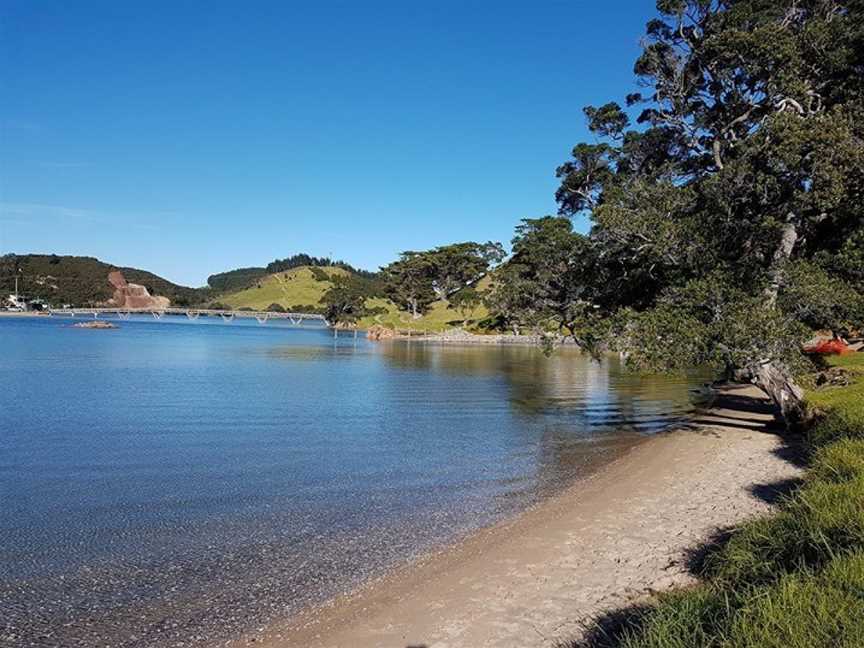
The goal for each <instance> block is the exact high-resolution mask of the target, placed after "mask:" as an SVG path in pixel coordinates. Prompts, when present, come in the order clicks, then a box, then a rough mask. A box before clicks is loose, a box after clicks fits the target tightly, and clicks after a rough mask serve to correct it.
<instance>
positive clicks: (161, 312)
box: [48, 308, 330, 326]
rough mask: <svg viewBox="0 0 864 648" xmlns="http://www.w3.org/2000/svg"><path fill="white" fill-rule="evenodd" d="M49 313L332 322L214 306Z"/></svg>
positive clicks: (314, 315)
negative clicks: (215, 307)
mask: <svg viewBox="0 0 864 648" xmlns="http://www.w3.org/2000/svg"><path fill="white" fill-rule="evenodd" d="M48 314H49V315H67V316H69V317H77V316H78V315H82V316H85V317H86V316H90V317H92V318H93V319H99V317H100V316H107V317H110V316H112V315H113V316H114V317H117V318H119V319H129V318H130V317H131V316H132V315H151V316H152V317H153V319H157V320H160V319H162V318H163V317H164V316H165V315H185V316H186V317H187V318H188V319H190V320H196V319H198V318H199V317H201V316H202V315H203V316H204V317H220V318H221V319H222V321H223V322H233V321H234V318H236V317H245V318H252V317H254V318H255V319H256V320H258V323H259V324H266V323H267V321H268V320H271V319H281V320H288V321H289V322H291V324H293V325H294V326H300V325H301V324H303V322H304V321H315V322H321V323H322V324H324V326H330V322H328V321H327V319H326V318H325V317H324V316H323V315H319V314H318V313H280V312H278V311H248V310H216V309H212V308H160V309H150V308H145V309H140V308H51V309H49V310H48Z"/></svg>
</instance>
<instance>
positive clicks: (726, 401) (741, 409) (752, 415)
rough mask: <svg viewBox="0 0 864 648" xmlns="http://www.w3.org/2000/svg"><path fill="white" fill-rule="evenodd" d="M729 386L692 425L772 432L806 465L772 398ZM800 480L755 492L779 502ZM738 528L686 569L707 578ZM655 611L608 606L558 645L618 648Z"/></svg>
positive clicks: (785, 451) (715, 538)
mask: <svg viewBox="0 0 864 648" xmlns="http://www.w3.org/2000/svg"><path fill="white" fill-rule="evenodd" d="M727 389H728V388H725V387H720V388H719V389H718V393H717V397H716V398H715V400H714V402H713V403H712V404H711V409H706V410H704V411H702V412H699V413H698V414H697V416H696V417H694V419H693V420H692V422H691V425H690V426H688V427H692V429H694V430H695V431H699V432H701V433H703V434H719V431H718V430H712V429H711V428H712V427H717V428H732V429H735V430H749V431H752V432H755V433H758V434H773V435H776V436H779V437H780V438H781V439H782V441H783V443H782V445H781V446H779V447H778V448H777V449H776V450H774V451H773V452H774V454H775V455H776V456H777V457H779V458H780V459H783V460H784V461H787V462H789V463H790V464H792V465H794V466H796V467H804V466H806V465H807V461H808V455H807V452H806V450H805V445H804V443H803V442H802V439H801V437H800V436H799V435H796V434H791V433H788V432H787V430H786V428H785V427H784V426H783V423H782V421H780V420H779V419H778V418H777V416H776V409H775V408H774V406H773V404H772V403H770V401H767V400H763V399H759V398H751V397H747V396H741V395H738V394H734V393H728V391H727ZM801 484H802V480H801V479H784V480H781V481H778V482H773V483H764V484H754V485H753V486H751V487H750V492H751V494H752V495H753V496H754V497H756V498H757V499H760V500H762V501H763V502H766V503H768V504H772V505H774V504H778V503H779V502H782V501H783V500H784V499H785V498H788V497H789V496H791V495H792V494H793V493H794V492H795V490H796V489H798V488H799V487H800V486H801ZM733 532H734V528H724V529H718V530H717V531H715V532H714V533H713V534H712V535H711V536H710V537H709V538H707V539H706V540H705V541H704V542H702V543H700V544H699V545H697V546H695V547H693V548H691V549H690V550H688V551H687V553H686V557H685V565H686V568H687V571H688V572H690V573H691V574H693V575H695V576H697V577H704V576H705V574H706V566H707V564H708V562H709V559H710V557H711V556H712V555H713V554H716V553H717V552H719V551H721V550H722V549H723V547H725V546H726V544H727V543H728V542H729V539H730V538H731V537H732V534H733ZM651 609H652V606H651V605H650V603H647V602H642V601H640V602H635V603H633V604H631V605H628V606H626V607H622V608H618V609H614V610H608V611H606V612H604V613H602V614H601V615H600V616H598V617H595V618H594V619H591V620H590V621H589V622H588V623H586V625H585V630H584V634H583V636H582V638H581V639H577V640H573V641H564V642H561V643H559V644H558V645H557V646H556V648H616V647H617V646H620V645H621V641H622V639H623V638H624V636H625V635H627V634H631V633H634V632H638V629H639V627H640V626H641V625H642V624H643V623H644V621H645V618H646V616H647V614H648V612H650V610H651Z"/></svg>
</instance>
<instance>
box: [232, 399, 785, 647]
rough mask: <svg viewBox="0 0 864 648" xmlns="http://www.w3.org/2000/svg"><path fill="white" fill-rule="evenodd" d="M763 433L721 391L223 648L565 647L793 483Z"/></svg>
mask: <svg viewBox="0 0 864 648" xmlns="http://www.w3.org/2000/svg"><path fill="white" fill-rule="evenodd" d="M774 426H775V423H774V420H773V415H772V414H771V413H770V408H769V407H768V406H767V405H766V404H765V401H764V399H763V398H759V393H758V390H756V389H755V388H753V387H750V386H740V385H739V386H728V387H724V388H721V389H720V390H719V393H718V397H717V399H716V401H715V402H714V403H713V404H712V406H711V407H710V408H707V409H703V410H701V411H700V412H697V414H696V415H695V416H694V420H693V422H692V423H691V424H690V425H689V426H686V428H685V429H678V430H674V431H670V432H666V433H661V434H659V435H657V436H655V437H649V438H646V440H645V441H644V442H640V443H637V444H635V445H634V446H633V447H632V448H630V449H629V450H628V451H627V452H626V453H625V454H624V455H623V456H622V457H619V458H617V459H615V460H613V461H612V462H610V463H609V464H607V465H606V466H604V467H602V468H600V469H599V470H598V471H596V472H595V473H593V474H592V475H589V476H587V477H585V478H583V479H580V480H579V481H577V482H576V483H574V484H573V485H571V486H569V487H567V488H566V489H565V490H564V491H562V492H561V493H560V494H557V495H554V496H552V497H550V498H548V499H546V500H544V501H542V502H540V503H538V504H536V505H535V506H533V507H531V508H529V509H528V510H526V511H524V512H522V513H520V514H519V515H517V516H515V517H513V518H510V519H508V520H505V521H502V522H499V523H497V524H495V525H493V526H491V527H488V528H486V529H482V530H479V531H477V532H475V533H472V534H470V535H469V536H467V537H466V538H464V539H463V540H461V541H459V542H457V543H456V544H454V545H452V546H447V547H443V548H441V549H439V550H437V551H435V552H432V553H430V554H427V555H426V556H424V557H422V558H420V559H418V560H416V561H414V562H411V563H408V564H405V565H402V566H399V567H396V568H395V569H393V570H391V572H389V573H388V574H387V575H385V576H383V577H381V578H378V579H376V580H373V581H372V582H369V583H367V584H365V585H363V586H362V587H361V588H359V589H358V590H357V591H356V592H353V593H350V594H346V595H343V596H340V597H337V598H336V599H334V600H332V601H331V602H329V603H328V604H325V605H322V606H318V607H315V608H312V609H309V610H307V611H304V612H301V613H300V614H298V615H296V616H294V617H292V618H290V619H286V620H285V621H283V622H279V623H275V624H271V625H270V626H268V627H262V628H258V631H257V632H254V633H249V634H247V635H245V636H244V637H242V638H240V639H238V640H236V641H232V642H229V643H228V644H225V645H227V646H232V647H238V646H248V645H255V646H264V647H265V648H290V647H294V646H298V647H299V646H303V647H306V648H337V647H342V646H352V648H354V647H356V648H377V647H379V646H381V647H391V646H392V647H398V648H405V647H407V646H411V647H412V648H413V647H415V646H416V647H419V646H426V647H428V648H445V647H446V648H469V647H470V648H476V647H480V646H490V647H491V646H496V647H497V646H501V647H503V648H510V647H512V648H516V647H517V646H518V647H520V648H523V647H526V646H538V647H541V646H542V647H549V648H552V647H553V646H559V645H562V642H565V643H566V642H570V641H574V640H576V639H578V638H579V637H580V636H581V632H582V631H583V629H584V625H585V624H586V623H587V622H588V621H589V620H590V619H591V618H593V617H594V616H596V615H597V614H599V613H601V612H603V611H605V610H608V609H614V608H617V607H622V606H624V605H628V604H631V603H633V602H636V601H638V600H640V599H644V598H645V597H647V596H648V595H650V594H651V593H653V592H657V591H663V590H666V589H669V588H671V587H673V586H680V585H686V584H689V583H692V582H695V577H694V576H693V575H692V574H691V573H690V572H689V571H688V567H687V565H688V555H689V554H690V552H692V551H693V550H694V548H695V547H697V546H698V545H699V544H701V543H703V542H705V541H706V540H707V539H708V538H710V537H711V536H712V535H713V534H714V533H716V532H717V531H718V530H721V529H723V528H727V527H729V526H731V525H734V524H737V523H740V522H741V521H743V520H745V519H748V518H750V517H753V516H756V515H759V514H760V513H764V512H765V511H767V510H769V509H770V508H771V506H772V504H771V502H772V501H773V499H774V497H773V496H771V493H774V490H777V491H779V489H781V488H782V484H785V483H788V482H790V481H791V480H795V479H797V478H798V477H799V476H800V473H801V469H800V468H799V467H797V465H795V463H794V462H793V461H791V460H790V459H789V455H790V453H792V454H794V449H791V448H789V447H788V446H787V445H786V443H785V442H784V441H783V439H782V438H781V437H780V436H778V435H777V430H776V428H775V427H774ZM772 489H774V490H772ZM774 495H775V496H776V493H774Z"/></svg>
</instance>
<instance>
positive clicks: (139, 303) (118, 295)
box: [108, 270, 171, 310]
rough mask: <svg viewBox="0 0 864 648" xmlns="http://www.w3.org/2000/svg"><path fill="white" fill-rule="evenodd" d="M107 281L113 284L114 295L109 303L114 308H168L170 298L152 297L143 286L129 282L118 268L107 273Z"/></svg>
mask: <svg viewBox="0 0 864 648" xmlns="http://www.w3.org/2000/svg"><path fill="white" fill-rule="evenodd" d="M108 283H110V284H111V285H112V286H114V296H113V297H112V298H111V299H110V300H109V304H110V305H111V306H113V307H115V308H128V309H130V310H134V309H155V310H158V309H160V308H168V307H169V306H170V305H171V300H170V299H168V298H167V297H154V296H153V295H151V294H150V293H149V292H148V291H147V289H146V288H145V287H144V286H139V285H138V284H133V283H129V282H128V281H126V277H124V276H123V273H122V272H120V271H119V270H114V271H112V272H109V273H108Z"/></svg>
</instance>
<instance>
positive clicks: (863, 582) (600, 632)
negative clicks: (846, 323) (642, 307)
mask: <svg viewBox="0 0 864 648" xmlns="http://www.w3.org/2000/svg"><path fill="white" fill-rule="evenodd" d="M703 296H705V297H707V294H705V295H703ZM706 308H709V309H710V308H711V306H710V299H709V300H706ZM830 364H833V365H837V366H840V367H843V368H844V369H845V370H846V371H848V372H850V374H851V375H852V376H853V377H856V378H858V382H856V383H854V384H852V385H849V386H843V387H831V388H825V389H822V390H817V391H813V392H811V393H810V394H809V395H808V400H809V401H811V402H814V403H816V404H817V405H818V407H819V408H820V409H821V410H822V412H827V413H828V415H829V416H828V417H827V418H825V419H822V421H820V422H819V423H817V429H819V426H821V425H825V421H830V426H831V427H830V433H829V432H826V431H824V430H823V432H822V433H821V435H819V437H818V438H816V439H814V438H813V436H812V434H811V440H812V441H814V443H816V444H817V445H816V452H815V453H814V455H813V456H812V462H811V466H810V469H809V470H808V472H807V474H806V479H805V483H804V485H803V487H801V488H800V489H799V490H797V491H796V492H794V493H793V494H792V495H791V496H789V497H788V498H787V499H786V500H784V501H783V502H782V503H781V505H780V510H779V511H778V512H777V513H776V514H774V515H772V516H770V517H765V518H760V519H756V520H753V521H750V522H747V523H745V524H743V525H742V526H741V527H739V528H738V529H737V530H735V532H734V533H733V534H732V537H731V539H730V540H729V541H728V542H727V543H726V544H725V545H724V546H723V547H722V548H721V549H719V550H718V551H716V552H715V553H713V554H711V555H709V556H708V558H707V560H706V567H705V574H704V575H705V576H706V577H707V581H706V582H705V583H704V584H702V585H700V586H699V587H697V588H694V589H690V590H685V591H683V592H677V593H673V594H670V595H664V596H661V597H659V598H658V600H657V601H656V602H655V603H654V605H653V606H652V607H651V608H649V609H647V610H642V611H640V612H639V613H637V614H632V615H625V616H624V617H623V622H622V623H621V624H619V625H618V626H612V627H611V629H606V628H605V626H598V628H596V629H595V632H594V635H595V638H594V639H593V640H591V641H589V642H588V643H587V645H588V646H591V647H592V648H616V647H617V648H678V647H681V648H683V647H684V646H688V647H693V648H740V647H747V648H787V647H791V648H810V647H815V648H833V647H834V646H840V647H844V648H853V647H857V646H861V645H864V506H862V502H864V440H862V439H864V434H862V432H864V426H860V423H861V422H864V416H861V414H862V411H864V398H862V387H864V354H850V355H846V356H838V357H834V358H832V359H831V360H830ZM838 412H840V413H841V414H840V415H838ZM856 413H857V415H858V416H859V418H857V419H855V418H854V415H855V414H856ZM829 442H830V443H829ZM825 443H828V445H824V444H825Z"/></svg>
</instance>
